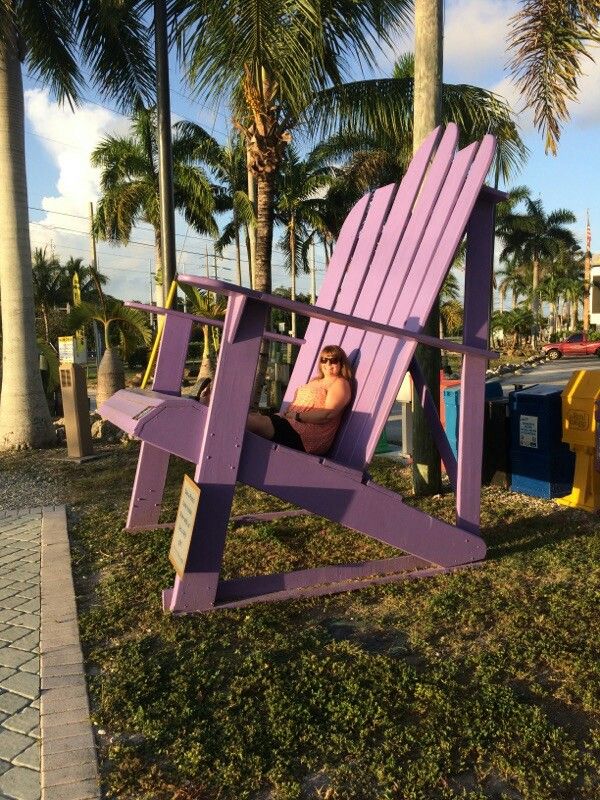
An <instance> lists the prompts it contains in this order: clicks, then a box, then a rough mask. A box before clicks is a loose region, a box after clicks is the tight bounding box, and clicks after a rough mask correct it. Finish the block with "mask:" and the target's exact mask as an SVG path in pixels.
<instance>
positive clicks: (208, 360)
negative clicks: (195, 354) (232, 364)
mask: <svg viewBox="0 0 600 800" xmlns="http://www.w3.org/2000/svg"><path fill="white" fill-rule="evenodd" d="M202 334H203V336H204V349H203V350H202V361H201V363H200V370H199V372H198V380H200V379H202V378H214V377H215V364H214V359H213V356H212V347H211V336H210V330H209V326H208V325H203V326H202Z"/></svg>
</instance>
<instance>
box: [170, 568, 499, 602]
mask: <svg viewBox="0 0 600 800" xmlns="http://www.w3.org/2000/svg"><path fill="white" fill-rule="evenodd" d="M483 565H484V562H483V561H477V562H473V563H471V564H461V565H459V566H456V567H431V568H429V569H416V570H414V571H413V572H402V573H400V574H399V575H382V576H381V577H367V578H362V579H361V578H359V579H356V580H351V581H345V582H342V583H328V584H325V585H319V586H307V587H306V588H300V589H285V590H283V591H280V592H269V593H268V594H263V595H255V596H254V597H249V598H246V599H245V600H232V601H230V602H223V603H218V604H215V605H214V606H213V607H212V609H205V610H206V611H211V610H214V611H216V610H224V609H228V608H245V607H246V606H249V605H254V604H256V603H281V602H283V601H286V600H302V599H304V598H308V597H322V596H323V595H331V594H341V593H342V592H355V591H357V590H358V589H365V588H368V587H373V586H381V585H384V584H390V583H402V582H403V581H415V580H422V579H423V578H434V577H436V576H438V575H444V574H447V573H451V572H458V571H462V570H465V569H476V568H478V567H482V566H483ZM164 594H167V593H166V592H165V593H164ZM163 607H164V608H165V609H166V608H168V606H163Z"/></svg>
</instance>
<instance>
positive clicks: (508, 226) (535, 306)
mask: <svg viewBox="0 0 600 800" xmlns="http://www.w3.org/2000/svg"><path fill="white" fill-rule="evenodd" d="M522 204H523V205H524V206H525V211H524V212H523V213H518V212H515V211H510V212H508V213H507V214H506V215H504V216H503V218H502V221H501V224H500V225H499V226H498V228H497V233H498V235H499V236H500V238H501V240H502V242H503V244H504V248H503V250H502V252H501V254H500V259H501V260H503V259H505V258H507V257H509V256H513V257H515V256H516V257H517V258H518V259H519V260H520V262H521V263H522V264H529V265H531V269H532V280H531V310H532V313H533V319H534V327H533V329H532V344H533V346H534V347H535V346H536V336H537V326H538V317H539V314H540V298H539V288H538V287H539V281H540V271H541V270H542V269H543V267H544V265H545V264H548V263H550V261H551V260H552V259H553V258H554V257H556V255H557V253H558V251H559V247H560V246H561V245H563V246H565V247H574V246H575V245H576V240H575V236H574V235H573V233H572V231H570V230H569V229H568V228H567V227H565V226H566V225H568V224H572V223H574V222H575V221H576V217H575V215H574V214H573V212H571V211H569V210H568V209H562V208H561V209H557V210H556V211H552V212H551V213H549V214H547V213H546V212H545V211H544V207H543V204H542V201H541V199H537V200H533V199H532V198H531V196H530V194H529V192H526V196H525V197H524V198H523V200H522Z"/></svg>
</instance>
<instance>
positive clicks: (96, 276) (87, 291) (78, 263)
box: [64, 256, 108, 301]
mask: <svg viewBox="0 0 600 800" xmlns="http://www.w3.org/2000/svg"><path fill="white" fill-rule="evenodd" d="M64 270H65V272H66V273H67V275H68V276H69V283H70V284H71V285H72V283H73V276H74V275H77V277H78V278H79V291H80V292H81V299H82V300H90V301H93V300H95V299H96V295H97V293H98V289H97V285H98V283H100V286H106V284H107V283H108V278H107V277H106V275H103V274H102V273H101V272H99V271H98V270H95V269H94V267H92V266H89V265H87V266H86V265H85V264H84V263H83V258H74V257H73V256H69V258H68V259H67V260H66V261H65V264H64Z"/></svg>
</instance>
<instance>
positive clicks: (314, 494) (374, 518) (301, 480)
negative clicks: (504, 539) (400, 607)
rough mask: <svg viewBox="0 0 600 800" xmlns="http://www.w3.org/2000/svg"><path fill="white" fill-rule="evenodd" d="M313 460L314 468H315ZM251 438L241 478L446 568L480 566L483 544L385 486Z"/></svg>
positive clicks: (243, 455) (242, 462) (247, 442)
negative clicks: (462, 565)
mask: <svg viewBox="0 0 600 800" xmlns="http://www.w3.org/2000/svg"><path fill="white" fill-rule="evenodd" d="M311 461H312V464H311ZM319 461H320V460H319V458H318V457H317V456H307V455H306V454H305V453H300V452H298V451H296V450H290V449H289V448H287V447H281V446H278V445H274V444H273V443H272V442H269V441H267V440H266V439H262V438H261V437H260V436H256V435H254V434H252V433H247V434H246V441H245V443H244V449H243V452H242V460H241V462H240V468H239V479H240V480H241V481H242V482H243V483H246V484H248V485H249V486H254V487H256V488H260V489H261V490H262V491H265V492H268V493H269V494H273V495H275V496H276V497H280V498H281V499H282V500H286V501H288V502H290V503H294V504H296V505H302V507H303V508H306V509H308V510H309V511H313V512H314V513H315V514H318V515H319V516H323V517H327V518H328V519H331V520H333V521H334V522H340V523H341V524H342V525H346V526H347V527H348V528H353V529H355V530H357V531H361V532H362V533H366V534H368V535H369V536H371V537H372V538H374V539H377V540H378V541H380V542H383V543H385V544H389V545H391V546H392V547H397V548H399V549H400V550H403V551H404V552H406V553H410V554H411V555H414V556H418V557H419V558H424V559H426V560H427V561H431V562H433V563H435V564H440V565H441V566H452V565H456V564H464V563H468V562H470V561H479V560H480V559H481V558H483V557H484V556H485V544H484V542H483V540H482V539H481V538H480V537H478V536H476V535H475V534H473V533H467V532H466V531H464V530H461V529H459V528H456V527H455V526H454V525H450V524H448V523H445V522H442V521H440V520H438V519H436V518H435V517H432V516H430V515H429V514H425V513H424V512H422V511H420V510H418V509H415V508H412V507H411V506H407V505H405V504H404V503H403V502H402V498H401V497H400V496H399V495H397V494H395V493H394V492H391V491H389V490H388V489H385V488H384V487H382V486H378V485H377V484H374V483H371V482H368V483H361V482H359V481H358V480H357V479H356V477H355V476H356V473H355V472H351V473H349V472H348V471H347V470H345V469H337V468H336V465H335V464H334V463H333V462H328V461H326V460H325V459H322V460H321V463H320V464H319Z"/></svg>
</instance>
